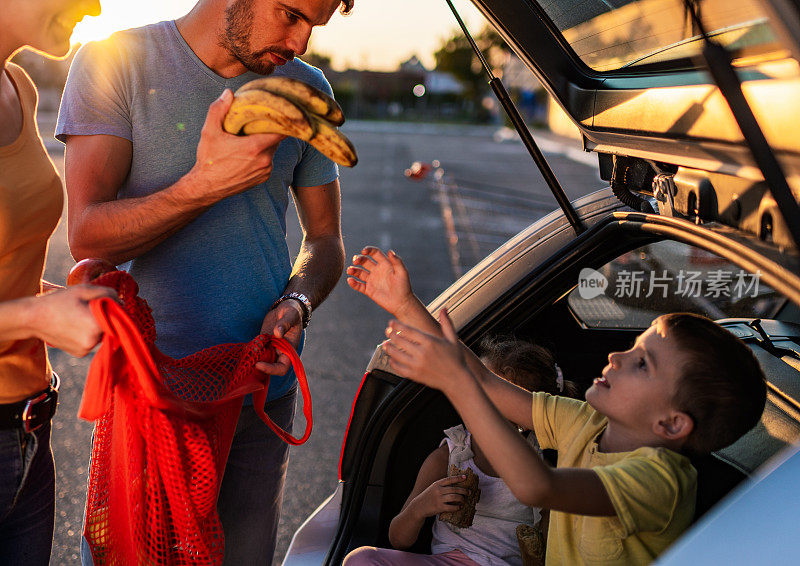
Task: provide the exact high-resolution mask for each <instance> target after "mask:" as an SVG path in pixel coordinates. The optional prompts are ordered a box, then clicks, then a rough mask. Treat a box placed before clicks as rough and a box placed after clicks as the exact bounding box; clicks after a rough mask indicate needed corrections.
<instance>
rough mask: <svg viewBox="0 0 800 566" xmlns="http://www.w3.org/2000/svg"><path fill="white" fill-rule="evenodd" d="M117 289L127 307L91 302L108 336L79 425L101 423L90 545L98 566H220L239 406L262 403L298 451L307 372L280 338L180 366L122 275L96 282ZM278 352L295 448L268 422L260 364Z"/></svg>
mask: <svg viewBox="0 0 800 566" xmlns="http://www.w3.org/2000/svg"><path fill="white" fill-rule="evenodd" d="M94 283H95V284H98V285H106V286H108V287H112V288H114V289H116V290H117V292H118V294H119V296H120V299H121V302H122V306H120V304H118V303H117V302H115V301H113V300H111V299H108V298H104V299H100V300H97V301H93V302H92V303H91V308H92V311H93V313H94V315H95V317H96V318H97V320H98V322H99V323H100V325H101V327H102V328H103V330H104V332H105V334H104V336H103V341H102V343H101V345H100V348H99V350H98V351H97V353H96V354H95V357H94V360H93V361H92V364H91V366H90V368H89V375H88V377H87V380H86V388H85V390H84V394H83V399H82V401H81V408H80V411H79V416H80V417H81V418H84V419H86V420H90V421H96V423H95V430H94V444H93V446H92V465H91V471H90V473H89V489H88V496H87V503H86V520H85V523H84V527H83V534H84V536H85V537H86V540H87V541H88V543H89V547H90V549H91V552H92V557H93V558H94V563H95V565H96V566H103V565H120V566H127V565H137V566H138V565H142V566H144V565H151V564H152V565H162V564H163V565H181V564H220V563H221V562H222V558H223V552H224V539H223V534H222V526H221V524H220V522H219V518H218V516H217V496H218V494H219V488H220V484H221V482H222V475H223V472H224V470H225V461H226V460H227V457H228V452H229V450H230V446H231V442H232V440H233V433H234V430H235V428H236V422H237V420H238V418H239V412H240V410H241V406H242V398H243V396H244V395H246V394H248V393H253V403H254V406H255V408H256V411H257V412H258V413H259V416H260V417H261V419H262V420H263V421H264V422H265V423H266V424H267V425H269V426H270V428H272V430H273V431H275V433H276V434H278V435H279V436H280V437H281V438H283V439H284V440H285V441H286V442H289V443H290V444H301V443H303V442H305V441H306V440H307V439H308V436H309V435H310V433H311V426H312V417H311V398H310V393H309V390H308V384H307V382H306V378H305V372H304V370H303V366H302V364H301V363H300V359H299V358H298V356H297V354H296V352H295V351H294V349H293V348H292V347H291V345H289V343H288V342H286V341H285V340H283V339H277V338H274V337H269V336H264V335H261V336H258V337H256V338H255V339H253V340H251V341H250V342H247V343H241V344H223V345H220V346H215V347H213V348H207V349H205V350H202V351H200V352H197V353H195V354H192V355H191V356H187V357H185V358H181V359H177V360H176V359H173V358H170V357H169V356H166V355H164V354H163V353H161V352H160V351H159V350H158V348H156V347H155V345H154V342H155V338H156V333H155V325H154V323H153V317H152V315H151V311H150V307H149V306H148V305H147V303H146V302H145V301H144V300H143V299H141V298H140V297H138V296H137V294H138V291H139V288H138V285H137V284H136V282H135V281H134V280H133V278H132V277H131V276H130V275H128V274H127V273H125V272H122V271H114V272H111V273H107V274H105V275H102V276H101V277H99V278H98V279H96V280H95V281H94ZM277 351H281V352H283V353H285V354H287V355H288V356H289V358H290V359H291V360H292V365H293V366H294V369H295V373H296V375H297V379H298V382H299V384H300V389H301V392H302V394H303V413H304V415H305V417H306V431H305V433H304V435H303V437H301V438H294V437H292V436H291V435H289V434H288V433H287V432H285V431H283V430H281V429H280V428H279V427H277V426H276V425H275V424H274V423H272V421H271V420H269V417H267V415H266V414H265V413H264V410H263V407H264V403H265V401H266V398H267V388H268V386H269V377H268V376H267V377H266V378H265V376H264V374H262V373H261V372H259V371H256V370H255V363H256V362H257V361H274V359H275V358H276V356H277Z"/></svg>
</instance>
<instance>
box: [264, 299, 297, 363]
mask: <svg viewBox="0 0 800 566" xmlns="http://www.w3.org/2000/svg"><path fill="white" fill-rule="evenodd" d="M302 316H303V311H302V308H301V307H300V305H299V304H298V303H297V301H295V300H294V299H287V300H285V301H281V302H280V303H278V305H277V306H276V307H275V308H274V309H272V310H271V311H269V312H268V313H267V316H266V317H264V323H263V324H262V325H261V334H267V335H269V336H277V337H278V338H284V339H286V340H287V341H288V342H289V343H290V344H291V345H292V347H293V348H294V349H295V350H297V347H298V346H299V345H300V336H301V334H302V331H303V325H302V323H303V318H302ZM291 367H292V362H291V361H290V360H289V357H288V356H286V354H283V353H281V352H278V357H277V359H276V360H275V361H274V362H272V363H268V362H258V363H256V369H257V370H259V371H263V372H264V373H266V374H268V375H284V374H285V373H286V372H287V371H289V370H290V369H291Z"/></svg>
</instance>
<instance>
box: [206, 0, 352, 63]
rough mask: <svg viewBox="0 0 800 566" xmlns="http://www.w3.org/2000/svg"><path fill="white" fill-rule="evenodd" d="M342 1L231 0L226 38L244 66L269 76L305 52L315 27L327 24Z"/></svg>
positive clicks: (229, 49) (227, 17)
mask: <svg viewBox="0 0 800 566" xmlns="http://www.w3.org/2000/svg"><path fill="white" fill-rule="evenodd" d="M339 5H340V0H228V6H227V9H226V11H225V34H224V37H223V38H222V40H223V41H224V43H225V47H226V48H227V49H228V51H230V53H231V54H232V55H233V56H234V57H236V59H238V60H239V61H240V62H241V63H242V65H244V67H245V68H246V69H248V70H250V71H252V72H254V73H258V74H260V75H269V74H270V73H272V71H274V70H275V67H277V66H280V65H283V64H284V63H286V62H287V61H291V60H292V59H294V57H295V56H297V55H302V54H303V53H305V51H306V48H307V47H308V40H309V37H310V36H311V30H312V28H313V27H314V26H320V25H325V24H327V23H328V20H330V19H331V16H333V13H334V12H335V11H336V8H338V7H339Z"/></svg>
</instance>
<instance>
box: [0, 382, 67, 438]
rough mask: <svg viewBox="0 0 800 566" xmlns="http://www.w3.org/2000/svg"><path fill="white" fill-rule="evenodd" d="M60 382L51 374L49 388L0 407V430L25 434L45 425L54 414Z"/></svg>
mask: <svg viewBox="0 0 800 566" xmlns="http://www.w3.org/2000/svg"><path fill="white" fill-rule="evenodd" d="M59 385H61V380H60V379H59V377H58V375H56V374H55V373H54V374H53V379H52V380H51V381H50V387H48V388H47V389H45V390H44V391H40V392H39V393H34V394H33V395H31V396H30V397H28V398H27V399H23V400H22V401H17V402H16V403H8V404H5V405H0V429H3V430H8V429H11V428H21V429H22V430H23V431H25V432H26V433H28V432H32V431H34V430H36V429H38V428H39V427H41V426H43V425H45V424H47V423H48V422H49V421H50V419H52V418H53V415H55V414H56V406H57V405H58V387H59Z"/></svg>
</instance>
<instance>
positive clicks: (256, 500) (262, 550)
mask: <svg viewBox="0 0 800 566" xmlns="http://www.w3.org/2000/svg"><path fill="white" fill-rule="evenodd" d="M296 398H297V388H296V387H295V388H293V389H292V390H291V391H289V392H288V393H287V394H286V395H284V396H283V397H281V398H279V399H275V400H274V401H270V402H268V403H267V404H266V406H265V407H264V410H265V411H266V413H267V415H269V417H270V418H271V419H272V421H273V422H274V423H275V424H276V425H278V426H279V427H281V428H282V429H284V430H286V431H288V432H291V431H292V428H291V427H292V421H294V413H295V400H296ZM288 463H289V445H288V444H286V443H285V442H284V441H283V440H281V439H280V438H279V437H278V436H277V435H276V434H275V433H274V432H272V431H271V430H270V429H269V428H268V427H267V425H265V424H264V423H263V422H262V421H261V419H260V418H259V417H258V415H256V412H255V410H254V409H253V406H252V405H251V404H247V405H245V406H243V407H242V414H241V415H240V416H239V422H238V423H237V425H236V432H235V433H234V435H233V445H232V446H231V451H230V454H229V456H228V462H227V464H226V466H225V476H224V477H223V479H222V488H221V489H220V495H219V500H218V501H217V511H218V512H219V518H220V520H221V521H222V529H223V531H224V533H225V561H224V564H225V565H226V566H228V565H230V566H234V565H235V566H251V565H252V566H262V565H263V566H267V565H269V564H271V563H272V555H273V554H274V553H275V539H276V538H277V533H278V519H279V518H280V512H281V504H282V503H283V483H284V479H285V478H286V467H287V465H288ZM81 561H82V563H83V566H93V562H92V557H91V552H90V551H89V545H88V543H87V542H86V539H85V538H83V537H81Z"/></svg>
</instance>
